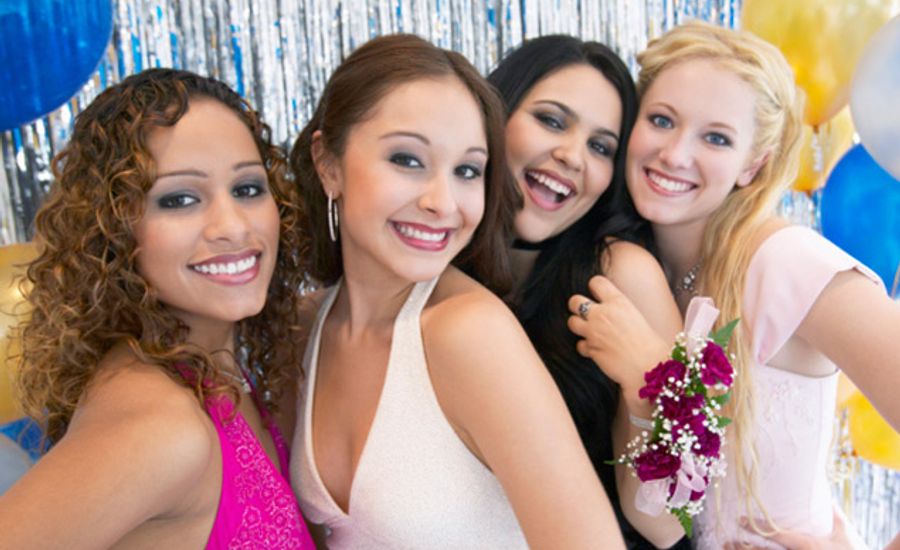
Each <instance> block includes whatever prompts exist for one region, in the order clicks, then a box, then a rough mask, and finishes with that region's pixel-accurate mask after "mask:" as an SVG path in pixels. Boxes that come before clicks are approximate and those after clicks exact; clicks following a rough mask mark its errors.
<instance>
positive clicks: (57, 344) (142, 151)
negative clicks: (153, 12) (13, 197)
mask: <svg viewBox="0 0 900 550" xmlns="http://www.w3.org/2000/svg"><path fill="white" fill-rule="evenodd" d="M284 169H285V161H284V158H283V155H282V154H281V153H280V152H279V150H278V149H276V148H275V147H273V146H272V145H271V143H270V140H269V130H268V128H267V127H266V126H265V125H264V124H263V123H262V122H261V121H260V120H259V118H258V117H257V115H256V113H255V112H254V111H253V110H252V109H251V108H250V107H249V106H248V105H247V104H246V103H245V102H244V101H243V100H241V99H240V97H239V96H238V95H237V94H235V93H234V92H233V91H232V90H230V89H229V88H228V87H227V86H226V85H224V84H222V83H220V82H218V81H216V80H213V79H210V78H205V77H201V76H198V75H195V74H192V73H188V72H184V71H176V70H169V69H154V70H149V71H145V72H143V73H140V74H138V75H134V76H131V77H129V78H127V79H125V80H124V81H123V82H121V83H120V84H117V85H115V86H113V87H111V88H109V89H107V90H105V91H104V92H103V93H101V94H100V95H99V96H98V97H97V99H95V100H94V101H93V102H92V103H91V104H90V105H89V106H88V107H87V108H86V109H85V110H84V111H83V112H82V113H81V114H79V115H78V117H77V119H76V123H75V130H74V132H73V134H72V139H71V141H70V142H69V143H68V145H67V146H66V147H65V149H64V150H63V151H62V152H61V153H60V154H59V155H58V157H57V158H56V159H55V160H54V170H55V175H56V183H55V186H54V187H53V190H52V192H51V194H50V196H49V197H48V199H47V201H46V203H45V204H44V205H43V207H42V208H41V210H40V212H39V213H38V216H37V218H36V222H35V226H36V241H37V243H38V246H39V248H40V254H39V256H38V258H37V259H35V260H34V261H33V262H32V263H31V265H30V266H29V268H28V271H27V279H28V281H29V282H30V283H31V284H32V285H33V288H32V289H31V290H30V291H29V293H28V296H27V299H28V302H29V303H30V305H31V306H32V308H33V313H32V317H31V319H30V320H29V321H28V322H27V323H26V324H25V325H24V327H23V331H22V337H23V356H22V361H21V365H20V369H19V372H18V386H19V394H20V396H21V398H22V400H23V403H24V405H25V408H26V410H27V412H28V413H29V414H30V415H31V416H32V417H34V418H35V419H36V420H38V422H40V423H42V424H43V425H44V426H45V428H46V434H47V436H48V440H49V441H48V443H49V451H48V452H47V454H46V455H45V456H44V457H43V458H42V459H41V460H40V461H39V462H38V463H37V464H36V465H35V466H34V467H33V468H32V469H31V470H30V471H29V472H28V473H27V474H26V475H25V476H24V477H23V478H22V479H21V480H20V481H19V482H18V483H17V484H16V485H15V486H13V487H12V488H11V489H10V490H9V492H8V493H6V494H5V495H3V496H2V497H0V533H2V538H3V541H4V543H6V544H9V545H10V547H12V548H45V547H46V548H60V547H66V548H86V547H92V548H93V547H128V548H198V547H201V546H203V545H207V547H210V548H220V547H221V548H224V547H228V546H229V545H232V544H236V543H241V544H252V543H256V544H257V545H265V546H266V547H268V548H282V547H283V548H288V547H291V548H296V547H309V548H311V547H312V546H311V545H312V543H311V541H310V539H309V535H308V533H307V531H306V528H305V525H304V523H303V521H302V518H301V517H300V514H299V508H298V506H297V504H296V501H295V499H294V497H293V494H292V493H291V491H290V488H289V485H288V483H287V480H286V478H285V476H286V468H287V464H286V460H287V454H286V447H285V445H284V442H283V440H282V438H281V436H280V431H279V429H278V427H277V426H276V425H275V417H274V413H275V412H276V407H275V406H274V405H275V403H277V402H279V400H280V399H282V398H284V399H287V400H291V396H290V395H283V394H289V393H291V392H289V391H282V389H283V388H290V387H292V386H293V384H294V383H296V379H297V376H298V372H297V369H296V367H295V365H297V364H298V363H299V357H298V355H297V351H298V350H297V349H296V346H293V345H291V344H290V343H291V342H293V341H296V338H295V337H294V335H295V333H296V330H297V328H298V321H297V312H298V307H297V302H298V300H299V298H298V296H297V289H298V287H299V286H300V285H301V284H302V282H303V274H304V273H305V269H304V267H305V266H304V265H303V261H304V259H305V258H306V257H307V253H308V250H307V246H306V239H305V238H304V237H303V233H302V231H301V230H300V227H299V223H298V222H299V219H300V217H301V212H300V211H299V208H298V206H297V205H298V204H300V202H299V199H298V197H297V193H296V191H295V190H294V188H293V187H292V186H291V185H289V184H288V183H287V182H286V181H285V177H284V174H285V171H284ZM287 409H288V410H290V407H288V408H287ZM289 424H290V422H282V428H284V429H287V430H288V433H289V431H290V429H291V427H290V425H289ZM279 466H280V467H279Z"/></svg>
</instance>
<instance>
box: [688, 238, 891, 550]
mask: <svg viewBox="0 0 900 550" xmlns="http://www.w3.org/2000/svg"><path fill="white" fill-rule="evenodd" d="M850 269H855V270H857V271H859V272H860V273H862V274H864V275H865V276H867V277H869V278H870V279H872V281H873V283H874V284H879V285H881V282H880V279H879V278H878V277H877V276H876V275H875V274H874V273H873V272H872V271H870V270H869V269H868V268H866V267H865V266H863V265H862V264H860V263H859V262H858V261H857V260H856V259H854V258H853V257H851V256H849V255H847V254H846V253H845V252H843V251H842V250H840V249H839V248H837V247H836V246H835V245H833V244H832V243H831V242H829V241H828V240H826V239H825V238H824V237H822V236H820V235H819V234H818V233H816V232H814V231H812V230H810V229H807V228H805V227H796V226H792V227H787V228H784V229H781V230H779V231H777V232H775V233H774V234H773V235H771V236H770V237H769V238H768V239H766V241H765V242H763V244H762V245H761V246H760V248H759V250H758V251H757V252H756V254H755V255H754V256H753V258H752V260H751V262H750V266H749V268H748V271H747V281H746V285H745V290H744V303H743V315H744V316H743V319H741V324H743V325H744V326H745V327H749V328H750V330H751V331H752V342H751V349H752V353H753V357H754V359H755V364H754V365H752V368H753V373H752V375H753V394H754V396H755V400H756V401H755V403H756V419H755V421H754V423H753V432H754V437H753V439H754V442H755V445H756V451H757V454H758V457H759V466H760V467H759V470H758V471H757V472H756V479H757V486H756V494H757V496H758V497H759V499H760V500H761V502H762V503H763V504H764V506H765V508H766V510H767V511H768V513H769V515H770V517H771V518H772V519H773V520H774V521H775V522H776V524H777V525H779V526H780V527H782V528H785V529H791V530H798V531H801V532H806V533H810V534H813V535H827V534H829V533H830V532H831V528H832V519H833V504H832V493H831V484H830V481H829V478H828V465H829V462H830V459H831V452H830V449H831V442H832V432H833V426H834V418H835V412H834V411H835V401H836V396H837V367H834V372H833V373H832V374H829V375H826V376H822V377H810V376H804V375H800V374H796V373H794V372H790V371H787V370H784V369H782V368H776V367H774V366H771V365H770V363H771V362H772V360H773V358H775V356H776V354H777V353H778V352H779V350H781V349H782V347H783V346H784V345H785V344H786V343H787V341H788V339H790V337H791V336H792V335H793V334H794V332H795V331H796V330H797V328H798V326H799V325H800V323H801V322H802V321H803V319H804V318H805V317H806V315H807V313H809V310H810V309H811V308H812V306H813V304H814V303H815V301H816V300H817V299H818V297H819V295H820V294H821V293H822V291H823V290H824V289H825V287H826V285H828V283H829V282H830V281H831V279H832V278H833V277H834V276H835V275H836V274H837V273H839V272H841V271H847V270H850ZM811 353H814V354H815V353H817V352H811ZM812 357H816V355H813V356H812ZM817 360H819V361H823V360H824V361H827V359H824V358H823V357H822V356H821V355H818V358H817ZM829 364H831V365H833V363H829ZM725 449H726V457H727V459H728V464H729V472H728V474H727V475H726V476H725V478H724V479H723V480H721V481H720V483H719V489H718V493H719V494H718V497H719V499H718V500H719V503H718V506H717V504H716V500H717V499H716V494H715V493H716V491H711V492H710V494H709V495H708V496H707V499H706V505H705V509H704V511H703V512H702V513H701V514H700V516H698V518H697V520H696V521H695V526H696V530H697V533H696V534H695V539H694V543H695V545H696V546H697V547H698V548H701V549H712V548H715V549H719V548H722V546H723V544H725V543H726V542H729V541H742V542H747V543H753V544H755V545H757V546H760V547H764V548H781V546H779V545H777V544H775V543H772V542H770V541H768V540H766V539H763V538H761V537H757V536H755V535H749V534H747V533H746V531H744V530H742V529H741V528H740V527H739V524H738V521H739V519H740V518H741V517H744V516H747V511H746V510H747V508H746V504H745V503H746V501H747V495H745V494H742V492H741V491H739V490H738V487H737V484H736V475H735V473H734V471H732V469H733V467H732V464H734V458H733V455H732V454H731V453H733V452H734V451H735V446H734V445H733V444H732V445H729V446H726V448H725ZM745 456H747V457H749V455H748V454H747V453H746V452H745ZM748 460H749V458H748ZM753 510H754V512H755V516H756V517H762V514H761V513H759V512H758V511H757V509H756V508H755V506H754V508H753ZM847 530H848V532H850V536H851V538H855V539H857V540H856V541H855V544H856V546H857V547H860V546H861V544H862V543H861V540H859V537H858V535H856V534H855V532H854V531H853V528H852V526H850V525H847ZM863 547H864V546H863Z"/></svg>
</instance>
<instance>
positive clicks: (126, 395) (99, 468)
mask: <svg viewBox="0 0 900 550" xmlns="http://www.w3.org/2000/svg"><path fill="white" fill-rule="evenodd" d="M160 376H164V375H162V374H161V373H158V374H157V375H156V376H152V375H151V376H146V375H138V376H137V377H135V376H130V375H128V376H112V377H110V378H109V379H108V380H105V381H103V382H101V383H99V384H96V387H95V388H93V389H92V390H91V391H90V392H89V393H88V394H87V395H86V397H85V399H84V403H83V405H82V406H81V407H80V408H79V409H78V412H77V413H76V416H75V418H74V419H73V421H72V423H71V425H70V426H69V430H68V432H67V433H66V435H65V436H64V437H63V438H62V439H61V440H60V441H59V443H58V444H57V445H56V446H54V447H53V449H51V450H50V451H49V452H48V453H47V455H46V456H44V457H43V458H41V460H39V461H38V462H37V464H35V466H34V467H33V468H31V470H29V472H28V473H27V474H26V475H25V476H23V477H22V479H20V480H19V482H18V483H16V484H15V485H14V486H13V487H12V488H10V490H9V491H8V492H7V493H6V494H4V495H2V496H0V533H2V534H3V535H2V541H0V548H32V549H40V548H73V549H76V548H108V547H110V546H111V545H113V544H114V543H115V542H116V541H118V540H120V539H121V538H122V537H123V536H124V535H126V534H127V533H128V532H130V531H132V530H133V529H135V528H136V527H137V526H139V525H140V524H142V523H144V522H146V521H147V520H149V519H151V518H153V517H156V516H159V515H161V514H164V513H167V512H172V511H175V510H176V509H177V508H178V507H179V506H183V501H184V500H185V499H186V497H190V496H191V495H192V494H193V493H192V491H193V490H194V487H195V485H196V483H197V481H198V480H199V479H200V478H201V476H202V474H203V473H204V472H205V471H206V469H207V468H208V464H209V461H210V448H211V446H210V435H209V434H208V433H207V432H206V431H205V429H204V428H203V424H202V423H201V421H200V420H199V419H198V418H197V417H196V414H197V413H198V411H201V409H200V408H199V406H197V405H196V404H194V405H193V406H192V405H191V402H190V399H191V397H190V395H185V396H179V395H175V396H174V398H172V392H171V390H169V391H168V396H169V397H168V398H163V399H161V400H160V399H158V396H159V395H160V391H158V390H160V387H161V386H164V385H166V384H169V385H171V382H170V381H167V380H162V379H160V378H159V377H160ZM163 393H166V392H165V391H164V392H163ZM201 414H202V412H201ZM192 416H194V418H192ZM213 437H214V436H213ZM86 526H90V528H85V527H86Z"/></svg>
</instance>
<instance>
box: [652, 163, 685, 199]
mask: <svg viewBox="0 0 900 550" xmlns="http://www.w3.org/2000/svg"><path fill="white" fill-rule="evenodd" d="M644 174H645V175H646V176H647V180H649V181H650V184H651V185H652V186H653V187H654V188H656V189H658V190H660V191H662V192H663V193H665V194H668V195H680V194H682V193H687V192H688V191H692V190H694V189H696V188H697V185H696V184H693V183H690V182H686V181H683V180H676V179H672V178H668V177H666V176H663V175H662V174H660V173H659V172H657V171H655V170H652V169H650V168H645V169H644Z"/></svg>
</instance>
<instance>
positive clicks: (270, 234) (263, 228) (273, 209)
mask: <svg viewBox="0 0 900 550" xmlns="http://www.w3.org/2000/svg"><path fill="white" fill-rule="evenodd" d="M256 219H257V220H258V223H259V225H260V232H261V233H262V234H263V235H264V236H265V237H266V239H267V240H268V243H269V244H270V245H274V246H277V245H278V238H279V235H280V234H281V216H280V215H279V213H278V205H277V204H276V203H275V201H274V200H271V201H269V204H267V205H266V207H265V208H264V209H263V212H261V215H260V216H258V217H257V218H256Z"/></svg>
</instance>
